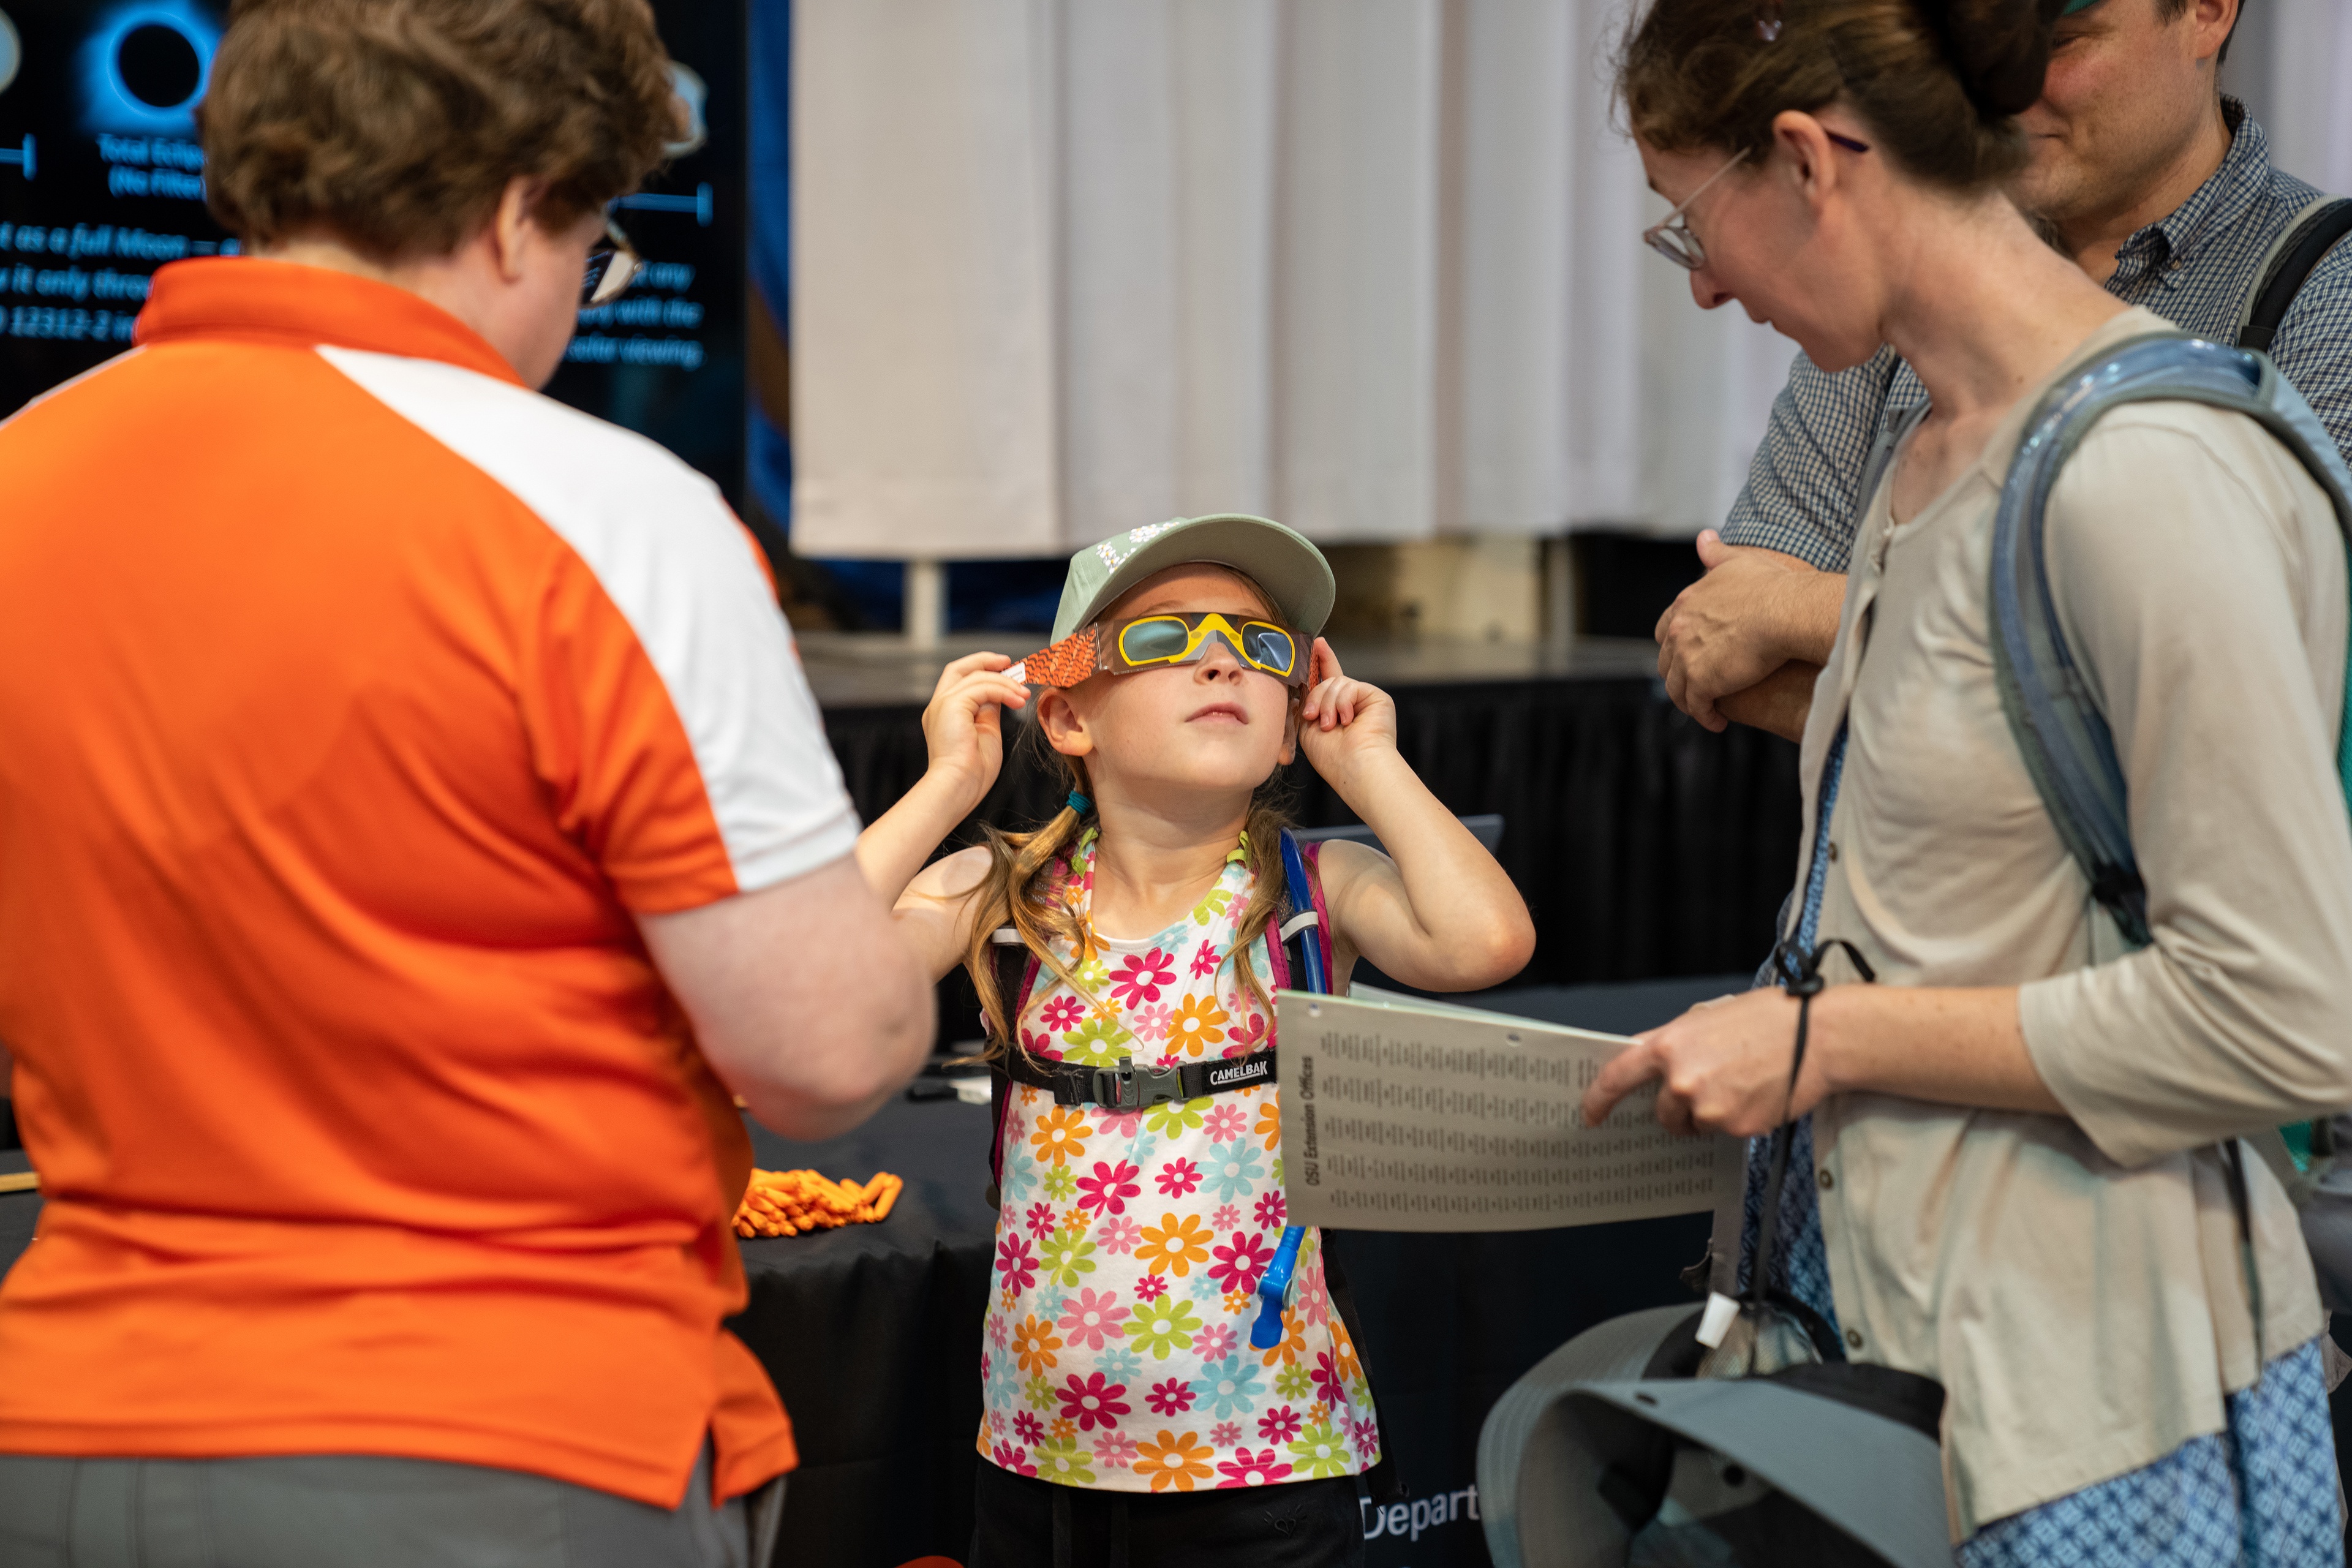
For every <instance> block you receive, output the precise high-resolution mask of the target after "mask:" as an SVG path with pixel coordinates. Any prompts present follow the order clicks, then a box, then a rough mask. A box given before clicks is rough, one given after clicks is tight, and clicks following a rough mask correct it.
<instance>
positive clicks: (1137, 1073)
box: [1092, 1057, 1184, 1110]
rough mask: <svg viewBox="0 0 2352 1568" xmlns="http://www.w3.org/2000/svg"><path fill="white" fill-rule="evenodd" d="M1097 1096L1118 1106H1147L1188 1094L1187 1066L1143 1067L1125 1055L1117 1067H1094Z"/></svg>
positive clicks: (1136, 1108) (1103, 1101)
mask: <svg viewBox="0 0 2352 1568" xmlns="http://www.w3.org/2000/svg"><path fill="white" fill-rule="evenodd" d="M1092 1088H1093V1089H1094V1100H1095V1103H1096V1104H1097V1105H1106V1106H1108V1107H1110V1108H1111V1109H1112V1110H1148V1109H1150V1107H1152V1106H1155V1105H1158V1104H1159V1103H1160V1101H1162V1100H1181V1099H1183V1098H1184V1069H1183V1068H1176V1067H1166V1068H1150V1067H1146V1068H1139V1067H1137V1066H1136V1065H1135V1058H1133V1057H1121V1058H1118V1066H1117V1067H1115V1068H1095V1069H1094V1082H1093V1085H1092Z"/></svg>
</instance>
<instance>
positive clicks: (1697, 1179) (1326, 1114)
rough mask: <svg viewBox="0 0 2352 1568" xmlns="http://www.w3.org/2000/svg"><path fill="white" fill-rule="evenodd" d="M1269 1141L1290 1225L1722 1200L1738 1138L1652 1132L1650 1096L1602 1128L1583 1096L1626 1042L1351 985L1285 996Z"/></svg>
mask: <svg viewBox="0 0 2352 1568" xmlns="http://www.w3.org/2000/svg"><path fill="white" fill-rule="evenodd" d="M1276 1016H1277V1017H1278V1019H1279V1020H1280V1033H1279V1035H1278V1038H1279V1039H1280V1040H1281V1041H1282V1047H1281V1051H1280V1055H1279V1058H1278V1061H1279V1065H1280V1083H1281V1087H1282V1147H1283V1154H1284V1177H1285V1188H1286V1195H1287V1200H1288V1203H1289V1211H1290V1220H1291V1223H1293V1224H1294V1225H1325V1226H1332V1227H1334V1228H1337V1229H1345V1230H1404V1231H1485V1230H1544V1229H1549V1228H1552V1227H1554V1226H1572V1225H1599V1224H1601V1223H1603V1222H1605V1221H1610V1220H1623V1219H1654V1218H1657V1217H1659V1216H1661V1215H1680V1214H1693V1213H1696V1212H1699V1211H1702V1210H1707V1209H1713V1208H1715V1207H1716V1206H1717V1198H1718V1196H1720V1195H1722V1194H1725V1193H1727V1191H1731V1190H1736V1184H1738V1182H1739V1180H1740V1179H1741V1171H1742V1162H1743V1158H1744V1153H1745V1149H1746V1145H1745V1144H1744V1143H1742V1142H1740V1141H1739V1140H1738V1139H1734V1138H1685V1137H1678V1136H1676V1135H1675V1134H1673V1133H1670V1132H1668V1131H1666V1130H1665V1129H1664V1128H1663V1127H1661V1126H1659V1125H1658V1122H1657V1118H1656V1108H1657V1090H1656V1086H1655V1085H1651V1086H1649V1087H1647V1088H1645V1089H1642V1090H1640V1091H1638V1092H1636V1093H1634V1094H1631V1095H1628V1096H1627V1097H1626V1098H1625V1099H1624V1100H1622V1101H1621V1102H1620V1103H1619V1104H1618V1106H1617V1109H1616V1110H1614V1111H1612V1113H1611V1114H1610V1116H1609V1119H1608V1120H1607V1121H1604V1122H1602V1123H1601V1125H1600V1126H1598V1127H1587V1126H1585V1125H1584V1118H1583V1115H1582V1113H1581V1110H1580V1104H1581V1101H1582V1100H1583V1097H1584V1091H1585V1089H1586V1088H1587V1087H1589V1086H1590V1085H1591V1082H1592V1080H1593V1078H1594V1076H1595V1075H1596V1074H1598V1073H1599V1072H1600V1070H1601V1065H1602V1064H1603V1063H1605V1062H1607V1061H1608V1060H1609V1058H1612V1057H1613V1056H1615V1055H1616V1054H1617V1053H1618V1052H1619V1051H1620V1050H1622V1049H1623V1048H1624V1047H1625V1046H1627V1045H1628V1044H1630V1043H1631V1042H1630V1041H1628V1040H1627V1039H1626V1038H1625V1037H1622V1036H1620V1035H1601V1034H1595V1033H1592V1032H1591V1031H1589V1030H1584V1029H1571V1028H1566V1027H1563V1026H1559V1025H1555V1024H1544V1023H1538V1022H1535V1021H1533V1020H1531V1019H1526V1018H1514V1017H1510V1016H1507V1015H1504V1014H1500V1013H1486V1012H1480V1011H1478V1010H1477V1009H1475V1008H1470V1007H1459V1006H1454V1005H1448V1004H1444V1003H1424V1002H1423V1001H1421V1000H1420V999H1419V998H1417V997H1407V996H1401V995H1396V994H1391V993H1381V992H1368V991H1367V990H1365V989H1362V988H1360V989H1359V991H1358V993H1357V994H1355V995H1354V996H1351V997H1338V996H1317V995H1312V994H1307V993H1306V992H1300V991H1285V992H1283V993H1281V994H1280V995H1278V996H1277V997H1276Z"/></svg>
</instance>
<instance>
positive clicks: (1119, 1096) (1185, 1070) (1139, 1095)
mask: <svg viewBox="0 0 2352 1568" xmlns="http://www.w3.org/2000/svg"><path fill="white" fill-rule="evenodd" d="M1004 1076H1005V1077H1007V1078H1009V1079H1012V1080H1013V1082H1014V1083H1021V1084H1026V1085H1028V1086H1029V1087H1030V1088H1031V1089H1048V1090H1050V1091H1052V1093H1053V1096H1054V1103H1055V1104H1056V1105H1100V1106H1105V1107H1108V1108H1109V1109H1111V1110H1146V1109H1148V1108H1149V1107H1151V1106H1154V1105H1158V1104H1160V1103H1161V1102H1163V1101H1166V1100H1201V1099H1203V1098H1205V1097H1207V1096H1209V1095H1213V1094H1231V1093H1233V1092H1234V1090H1235V1089H1255V1088H1257V1087H1258V1086H1259V1085H1260V1084H1267V1083H1272V1082H1273V1081H1274V1053H1273V1052H1272V1051H1258V1052H1255V1053H1254V1054H1253V1055H1250V1056H1246V1057H1227V1058H1220V1059H1218V1060H1216V1061H1206V1062H1185V1063H1183V1064H1182V1065H1181V1066H1177V1067H1138V1066H1136V1065H1135V1060H1134V1058H1131V1057H1121V1058H1119V1059H1118V1066H1117V1067H1097V1066H1095V1065H1093V1064H1092V1063H1087V1062H1047V1061H1039V1060H1037V1059H1036V1058H1034V1057H1030V1056H1026V1055H1024V1054H1022V1053H1018V1052H1016V1053H1014V1054H1013V1055H1012V1056H1009V1057H1007V1058H1005V1060H1004Z"/></svg>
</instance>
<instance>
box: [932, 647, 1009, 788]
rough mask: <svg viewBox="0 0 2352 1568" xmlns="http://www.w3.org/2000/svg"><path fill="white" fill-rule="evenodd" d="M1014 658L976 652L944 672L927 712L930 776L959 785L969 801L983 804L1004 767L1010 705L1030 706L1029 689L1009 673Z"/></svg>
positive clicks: (942, 671) (957, 661)
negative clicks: (1005, 713) (1005, 730)
mask: <svg viewBox="0 0 2352 1568" xmlns="http://www.w3.org/2000/svg"><path fill="white" fill-rule="evenodd" d="M1012 665H1013V661H1012V660H1011V659H1009V658H1005V656H1004V655H1003V654H1001V653H972V654H966V655H965V656H964V657H963V658H960V659H957V660H956V661H954V662H953V663H952V664H950V665H949V666H948V667H947V668H945V669H943V670H941V671H940V683H939V685H938V686H936V687H934V688H933V689H932V691H931V700H930V703H929V706H928V707H926V708H925V709H924V710H923V745H924V747H925V749H926V750H927V751H928V752H929V754H930V763H929V776H931V777H934V778H937V779H939V780H940V781H941V782H943V783H946V784H952V785H954V786H955V787H956V788H957V790H958V792H959V794H960V795H961V796H962V797H963V798H964V799H965V800H966V802H967V804H966V805H965V809H966V810H970V809H971V806H974V805H979V804H980V800H981V797H982V795H986V794H987V793H988V788H989V786H990V785H991V784H994V783H995V782H996V775H997V772H998V770H1000V769H1001V768H1003V765H1004V715H1003V710H1004V709H1006V708H1025V707H1027V706H1028V705H1029V689H1028V688H1027V687H1025V686H1024V685H1022V684H1021V683H1020V682H1019V681H1016V680H1011V679H1006V677H1005V676H1004V674H1003V671H1004V670H1006V669H1009V668H1012Z"/></svg>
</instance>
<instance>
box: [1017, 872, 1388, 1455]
mask: <svg viewBox="0 0 2352 1568" xmlns="http://www.w3.org/2000/svg"><path fill="white" fill-rule="evenodd" d="M1094 857H1095V839H1094V836H1093V835H1092V834H1089V835H1087V837H1086V838H1084V839H1082V840H1081V841H1080V842H1079V845H1078V847H1077V848H1076V851H1075V852H1074V854H1073V855H1072V857H1071V858H1070V860H1069V862H1068V863H1067V864H1066V866H1065V867H1064V868H1062V871H1061V874H1062V876H1063V878H1064V884H1065V886H1066V888H1067V889H1068V892H1067V895H1066V896H1067V897H1068V898H1069V899H1070V900H1071V901H1072V903H1073V906H1074V907H1075V908H1076V911H1077V913H1078V916H1079V919H1080V921H1081V922H1084V921H1085V919H1086V915H1087V909H1088V907H1089V905H1090V904H1091V902H1092V899H1093V893H1094ZM1250 887H1251V876H1250V871H1249V868H1248V867H1247V866H1246V865H1245V864H1244V863H1243V862H1242V861H1241V860H1240V859H1239V858H1236V859H1235V860H1234V861H1233V862H1232V863H1229V864H1228V865H1227V866H1226V867H1225V869H1224V873H1223V876H1222V877H1221V878H1220V879H1218V882H1217V885H1216V887H1215V888H1214V889H1212V890H1211V891H1210V892H1209V894H1208V895H1207V896H1206V897H1205V898H1203V899H1202V900H1201V902H1200V903H1199V904H1197V905H1195V906H1194V907H1193V909H1192V913H1191V914H1190V915H1189V916H1188V917H1187V918H1186V919H1183V920H1181V921H1177V922H1176V923H1175V924H1173V925H1171V926H1170V927H1169V928H1168V929H1167V930H1166V931H1161V932H1160V933H1159V934H1158V935H1156V936H1153V937H1150V938H1149V939H1147V940H1143V941H1136V942H1128V941H1118V940H1113V939H1109V938H1103V937H1097V938H1095V939H1093V941H1092V942H1091V944H1090V946H1089V948H1088V950H1087V951H1086V952H1060V953H1058V954H1057V956H1059V957H1060V958H1061V959H1062V961H1063V962H1064V963H1066V965H1068V966H1069V968H1070V971H1071V973H1073V974H1074V975H1075V976H1076V979H1077V981H1078V986H1077V988H1075V989H1074V988H1072V987H1070V986H1068V985H1064V984H1058V983H1057V982H1056V981H1055V978H1054V973H1053V971H1052V970H1051V969H1049V968H1045V967H1043V966H1040V968H1039V970H1038V972H1037V979H1036V984H1035V985H1034V988H1033V990H1032V991H1031V994H1030V996H1029V1000H1028V1004H1027V1005H1026V1006H1024V1008H1023V1009H1022V1013H1021V1018H1020V1029H1021V1037H1022V1040H1023V1042H1024V1045H1025V1046H1026V1047H1027V1048H1028V1050H1029V1052H1030V1054H1031V1055H1033V1056H1034V1057H1037V1058H1040V1059H1042V1060H1046V1061H1070V1062H1087V1063H1098V1064H1102V1065H1105V1066H1108V1065H1113V1064H1116V1063H1117V1062H1118V1058H1121V1057H1132V1058H1134V1059H1135V1061H1136V1063H1137V1064H1138V1065H1139V1066H1141V1065H1144V1064H1146V1063H1150V1064H1152V1065H1155V1066H1165V1065H1169V1064H1172V1063H1181V1062H1188V1061H1195V1060H1201V1059H1203V1058H1217V1057H1245V1056H1249V1055H1252V1054H1254V1053H1255V1052H1257V1051H1261V1050H1265V1049H1266V1048H1268V1047H1271V1046H1272V1045H1273V1044H1274V1037H1273V1028H1274V1025H1273V1020H1272V1018H1271V1017H1270V1016H1268V1015H1267V1013H1266V1011H1265V1009H1264V1008H1262V1007H1261V1006H1259V1005H1257V1002H1256V999H1255V997H1254V996H1252V995H1251V994H1250V992H1249V989H1248V987H1247V986H1245V985H1244V984H1243V983H1242V980H1241V975H1240V973H1239V969H1238V966H1237V965H1236V964H1235V963H1233V961H1232V958H1231V953H1230V949H1231V944H1232V940H1233V937H1234V931H1235V930H1236V929H1237V927H1238V925H1239V923H1240V921H1241V916H1242V911H1243V910H1244V909H1245V908H1246V907H1247V905H1248V902H1249V894H1250ZM1250 957H1251V960H1252V967H1253V969H1254V970H1255V973H1256V974H1257V976H1258V979H1259V981H1260V983H1261V984H1266V983H1268V982H1267V977H1268V976H1269V975H1270V974H1271V973H1272V970H1271V968H1270V967H1269V960H1268V955H1267V952H1266V947H1265V938H1264V937H1263V936H1261V937H1259V938H1258V939H1257V940H1256V941H1255V942H1254V943H1253V945H1252V947H1251V950H1250ZM1278 1092H1279V1091H1278V1090H1277V1089H1276V1087H1275V1086H1274V1085H1272V1084H1270V1083H1269V1084H1265V1085H1261V1086H1258V1087H1255V1088H1251V1089H1238V1090H1235V1091H1234V1092H1232V1093H1229V1094H1220V1095H1213V1096H1209V1097H1207V1098H1204V1099H1201V1100H1186V1101H1178V1102H1171V1103H1163V1104H1160V1105H1155V1106H1153V1107H1151V1108H1150V1110H1128V1111H1122V1110H1113V1109H1110V1108H1108V1107H1105V1106H1099V1105H1074V1106H1056V1105H1055V1103H1054V1099H1053V1096H1052V1095H1051V1094H1050V1093H1047V1092H1045V1091H1044V1090H1041V1089H1030V1088H1027V1087H1025V1086H1022V1085H1014V1086H1013V1089H1012V1093H1013V1103H1012V1104H1011V1105H1010V1106H1008V1107H1007V1108H1006V1110H1005V1116H1004V1131H1003V1139H1004V1145H1003V1180H1002V1182H1001V1184H1000V1187H1001V1192H1002V1199H1003V1209H1002V1211H1001V1213H1000V1214H999V1215H998V1217H997V1226H996V1260H995V1272H994V1275H993V1277H992V1286H993V1289H992V1291H991V1293H990V1298H989V1305H988V1318H987V1339H986V1342H985V1343H984V1344H983V1345H982V1360H981V1376H982V1396H983V1402H984V1406H985V1410H986V1415H985V1417H984V1419H983V1422H982V1428H981V1433H980V1451H981V1453H982V1455H983V1456H984V1457H985V1458H988V1459H989V1460H990V1461H991V1462H992V1463H993V1464H995V1465H997V1466H999V1467H1001V1468H1004V1469H1007V1470H1011V1471H1013V1472H1015V1473H1016V1474H1019V1475H1024V1476H1037V1477H1041V1478H1043V1479H1046V1480H1050V1481H1056V1482H1059V1483H1061V1484H1063V1485H1065V1486H1079V1487H1097V1488H1101V1489H1108V1490H1112V1491H1133V1492H1141V1491H1152V1492H1159V1491H1170V1490H1174V1491H1188V1492H1189V1491H1192V1490H1195V1489H1203V1490H1205V1489H1212V1488H1226V1487H1249V1486H1265V1485H1269V1484H1275V1483H1279V1482H1284V1481H1293V1480H1309V1479H1317V1478H1319V1477H1326V1476H1343V1475H1354V1474H1357V1473H1359V1472H1360V1471H1362V1470H1366V1469H1369V1468H1371V1466H1372V1465H1374V1464H1375V1463H1377V1462H1378V1461H1379V1459H1380V1429H1379V1423H1378V1422H1377V1420H1376V1419H1375V1418H1374V1415H1373V1413H1372V1405H1371V1397H1370V1389H1369V1388H1368V1387H1367V1385H1366V1383H1365V1380H1364V1373H1363V1367H1362V1365H1361V1363H1360V1362H1359V1361H1358V1359H1357V1354H1356V1347H1355V1345H1354V1344H1353V1343H1352V1342H1351V1341H1350V1340H1349V1335H1348V1331H1347V1328H1346V1326H1345V1325H1344V1324H1342V1323H1341V1322H1340V1321H1339V1313H1337V1312H1336V1311H1334V1310H1332V1308H1331V1303H1330V1294H1329V1291H1328V1288H1327V1286H1326V1285H1325V1282H1324V1277H1323V1258H1322V1237H1321V1235H1320V1233H1319V1232H1318V1231H1315V1230H1309V1231H1308V1232H1307V1235H1306V1237H1305V1239H1304V1240H1303V1242H1302V1244H1301V1246H1300V1248H1299V1257H1298V1272H1297V1279H1298V1285H1297V1291H1296V1293H1295V1295H1294V1297H1293V1300H1292V1303H1291V1307H1290V1310H1288V1311H1287V1312H1286V1314H1285V1315H1284V1321H1283V1328H1284V1334H1283V1338H1282V1342H1281V1343H1280V1344H1278V1345H1276V1347H1275V1348H1274V1349H1273V1350H1271V1351H1264V1352H1261V1351H1255V1350H1253V1349H1251V1348H1250V1343H1249V1336H1250V1328H1251V1325H1252V1324H1254V1323H1255V1321H1256V1319H1257V1310H1258V1300H1257V1296H1256V1294H1255V1292H1256V1289H1257V1283H1258V1279H1259V1277H1260V1276H1261V1275H1262V1274H1263V1273H1264V1272H1265V1267H1266V1265H1267V1263H1268V1262H1270V1261H1271V1260H1272V1259H1273V1257H1274V1251H1275V1247H1276V1245H1277V1244H1278V1243H1279V1242H1280V1241H1281V1239H1282V1231H1283V1224H1284V1215H1283V1195H1282V1148H1281V1142H1282V1138H1281V1126H1282V1118H1281V1114H1280V1111H1279V1110H1278V1109H1277V1103H1278V1102H1277V1100H1276V1096H1277V1094H1278Z"/></svg>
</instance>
